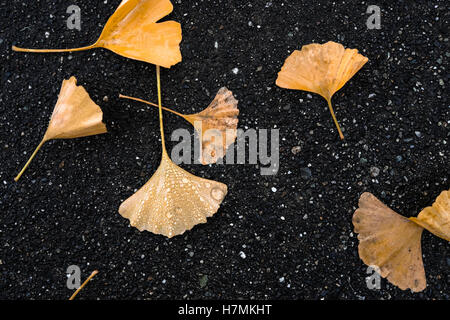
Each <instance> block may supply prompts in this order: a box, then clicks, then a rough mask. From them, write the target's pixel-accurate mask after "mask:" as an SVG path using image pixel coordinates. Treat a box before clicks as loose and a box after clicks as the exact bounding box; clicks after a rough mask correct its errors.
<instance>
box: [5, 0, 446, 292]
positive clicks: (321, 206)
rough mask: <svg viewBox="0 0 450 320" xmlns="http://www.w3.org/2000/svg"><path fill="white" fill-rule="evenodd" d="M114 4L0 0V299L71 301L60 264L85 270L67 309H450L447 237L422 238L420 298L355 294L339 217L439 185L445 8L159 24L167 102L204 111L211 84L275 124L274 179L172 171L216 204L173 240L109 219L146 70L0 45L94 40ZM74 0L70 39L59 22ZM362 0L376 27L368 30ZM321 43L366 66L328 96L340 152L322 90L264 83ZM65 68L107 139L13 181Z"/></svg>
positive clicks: (189, 18) (138, 170) (98, 57)
mask: <svg viewBox="0 0 450 320" xmlns="http://www.w3.org/2000/svg"><path fill="white" fill-rule="evenodd" d="M119 3H120V0H105V1H87V0H84V1H76V0H74V1H71V2H69V3H68V2H67V1H62V0H61V1H59V0H58V1H55V0H53V1H5V0H2V1H0V56H1V74H0V77H1V91H0V116H1V120H0V121H1V122H0V123H1V125H0V148H1V150H2V151H1V153H0V164H1V166H0V208H1V211H0V298H1V299H17V298H20V299H67V298H68V297H69V296H70V295H71V293H72V290H69V289H68V288H67V287H66V279H67V275H66V269H67V267H68V266H69V265H78V266H80V268H81V271H82V278H83V279H85V278H86V277H87V276H88V275H89V274H90V272H91V271H93V270H95V269H98V270H99V272H100V273H99V274H98V275H97V276H96V277H95V278H94V280H93V281H92V282H91V283H90V284H89V285H88V286H87V287H86V288H85V289H84V290H83V291H82V292H81V293H80V295H79V296H78V299H118V298H121V299H124V298H126V299H172V298H178V299H223V298H224V299H228V298H257V299H267V298H273V299H322V298H325V299H391V298H392V299H449V296H450V284H449V281H450V280H449V272H448V271H449V267H450V255H449V253H450V252H449V245H448V242H446V241H444V240H442V239H440V238H437V237H435V236H433V235H432V234H430V233H428V232H424V235H423V238H422V248H423V260H424V265H425V270H426V277H427V288H426V290H425V291H423V292H421V293H416V294H413V293H411V292H409V291H402V290H400V289H398V288H396V287H395V286H393V285H391V284H390V283H388V282H387V281H386V280H384V279H383V280H382V283H381V285H382V287H381V290H369V289H368V288H367V286H366V282H365V277H366V276H367V274H366V270H367V267H366V266H365V265H364V264H363V263H362V261H361V260H360V259H359V257H358V252H357V246H358V241H357V238H356V235H355V233H354V232H353V225H352V222H351V219H352V214H353V212H354V210H355V209H356V207H357V202H358V198H359V196H360V194H361V193H362V192H364V191H370V192H372V193H374V194H375V195H376V196H377V197H379V198H380V199H381V200H382V201H383V202H385V203H386V204H387V205H389V206H390V207H391V208H392V209H394V210H396V211H397V212H399V213H401V214H403V215H405V216H415V215H416V214H417V213H418V212H419V211H420V210H421V209H422V208H423V207H425V206H428V205H430V204H431V203H432V202H433V200H434V199H435V198H436V196H437V195H438V194H439V193H440V192H441V191H442V190H444V189H448V188H449V186H450V183H449V180H448V178H449V170H448V168H449V142H450V141H449V136H450V133H449V123H450V109H449V101H448V99H447V94H448V83H449V80H450V79H449V75H448V72H447V68H448V58H449V55H450V53H449V48H448V18H449V15H448V12H449V5H448V2H447V1H436V0H435V1H382V0H377V1H376V2H375V3H372V2H370V3H369V2H365V1H353V0H351V1H345V2H344V1H334V2H331V1H313V2H311V1H268V0H265V1H259V0H255V1H244V0H240V1H234V0H233V1H217V0H214V1H213V0H211V1H186V0H174V1H173V4H174V7H175V8H174V12H173V13H172V14H171V15H170V16H169V17H168V18H167V19H173V20H176V21H179V22H180V23H181V24H182V27H183V41H182V44H181V50H182V54H183V62H182V63H180V64H178V65H176V66H174V67H173V68H171V69H170V70H167V69H163V73H162V84H163V104H164V105H167V106H172V107H173V108H175V109H176V110H178V111H180V112H183V113H192V112H196V111H200V110H202V109H203V108H204V107H206V106H207V105H208V104H209V102H210V101H211V100H212V98H213V97H214V95H215V93H216V92H217V90H218V89H219V88H220V87H222V86H226V87H228V88H229V89H230V90H232V91H233V93H234V94H235V95H236V97H237V99H238V100H239V108H240V110H241V114H240V123H239V126H240V128H243V129H247V128H255V129H271V128H279V129H280V138H281V141H280V170H279V172H278V174H277V175H275V176H261V175H260V167H259V166H257V165H250V164H247V165H213V166H201V165H182V167H183V168H185V169H187V170H188V171H190V172H192V173H194V174H196V175H199V176H203V177H206V178H209V179H214V180H218V181H221V182H223V183H226V184H227V185H228V188H229V193H228V195H227V197H226V198H225V200H224V202H223V204H222V206H221V208H220V209H219V211H218V212H217V213H216V214H215V215H214V217H212V218H210V219H208V223H206V224H202V225H198V226H196V227H195V228H194V229H193V230H191V231H188V232H186V233H185V234H183V235H182V236H177V237H175V238H172V239H167V238H165V237H163V236H159V235H154V234H152V233H149V232H143V233H140V232H139V231H138V230H137V229H135V228H132V227H130V226H129V223H128V220H126V219H124V218H122V217H121V216H120V215H119V213H118V207H119V205H120V204H121V202H122V201H123V200H125V199H126V198H128V197H129V196H130V195H131V194H132V193H133V192H134V191H135V190H137V189H138V188H139V187H140V186H142V185H143V184H144V183H145V182H146V181H147V180H148V179H149V178H150V177H151V175H152V174H153V173H154V171H155V170H156V168H157V166H158V165H159V162H160V156H161V147H160V136H159V129H158V118H157V116H158V113H157V111H156V109H154V108H148V107H146V106H145V105H142V104H139V103H135V102H130V101H125V100H122V99H119V98H118V94H119V93H123V94H126V95H132V96H136V97H141V98H145V99H148V100H151V101H156V79H155V67H154V66H153V65H150V64H146V63H144V62H139V61H134V60H129V59H126V58H124V57H121V56H119V55H116V54H114V53H112V52H110V51H107V50H103V49H96V50H92V51H86V52H79V53H72V54H70V53H63V54H24V53H17V52H13V51H12V50H11V46H12V45H13V44H15V45H18V46H22V47H31V48H69V47H79V46H84V45H88V44H91V43H93V42H94V41H95V40H96V39H97V37H98V36H99V34H100V32H101V30H102V27H103V25H104V24H105V22H106V21H107V19H108V17H109V16H110V15H111V14H112V13H113V12H114V10H115V9H116V7H117V6H118V5H119ZM69 4H76V5H78V6H79V7H80V8H81V14H82V25H81V31H77V30H69V29H68V28H67V26H66V19H67V18H68V16H69V15H68V14H67V13H66V9H67V7H68V5H69ZM370 4H376V5H378V6H380V8H381V14H382V20H381V27H382V28H381V30H368V29H367V27H366V19H367V18H368V17H369V15H368V14H366V10H367V7H368V6H369V5H370ZM330 40H331V41H336V42H339V43H342V44H343V45H344V46H346V47H350V48H357V49H359V51H360V52H361V53H362V54H363V55H365V56H367V57H368V58H369V62H368V63H367V64H366V65H365V66H364V67H363V68H362V69H361V71H360V72H358V73H357V74H356V76H355V77H354V78H353V79H352V80H351V81H349V82H348V83H347V84H346V85H345V86H344V88H343V89H341V90H340V91H339V92H338V93H337V94H336V95H335V96H334V99H333V102H334V104H335V109H336V114H337V117H338V119H339V121H340V123H341V126H342V127H343V129H344V130H345V131H344V134H345V136H346V139H345V140H344V141H340V140H339V137H338V134H337V132H336V130H335V127H334V124H333V122H332V119H331V116H330V114H329V112H328V109H327V105H326V102H325V100H324V99H323V98H321V97H320V96H318V95H315V94H308V93H307V92H301V91H293V90H285V89H281V88H278V87H277V86H276V85H275V79H276V77H277V73H278V71H279V70H280V68H281V66H282V65H283V62H284V60H285V59H286V57H287V56H288V55H289V54H290V53H291V52H292V51H293V50H295V49H300V48H301V46H302V45H305V44H309V43H313V42H314V43H324V42H327V41H330ZM236 68H237V69H236ZM72 75H74V76H76V77H77V79H78V84H80V85H83V86H84V87H85V88H86V89H87V91H88V92H89V94H90V95H91V97H92V99H93V100H94V101H95V102H96V103H97V104H99V105H100V106H101V108H102V109H103V112H104V120H105V122H106V123H107V126H108V128H109V131H110V133H109V134H105V135H99V136H93V137H87V138H80V139H74V140H58V141H51V142H49V143H47V144H46V145H44V147H43V148H42V150H41V151H40V152H39V154H38V155H37V157H36V158H35V160H34V161H33V162H32V164H31V165H30V167H29V169H28V170H27V171H26V173H25V174H24V176H23V177H22V179H21V180H20V181H19V182H18V183H16V182H14V180H13V178H14V177H15V175H16V174H17V173H18V171H19V170H20V168H21V167H22V166H23V165H24V163H25V162H26V160H27V159H28V157H29V155H30V154H31V153H32V152H33V150H34V148H35V147H36V146H37V144H38V143H39V142H40V140H41V138H42V136H43V134H44V132H45V130H46V126H47V124H48V120H49V117H50V115H51V113H52V111H53V107H54V105H55V102H56V100H57V95H58V92H59V89H60V87H61V83H62V80H63V79H68V78H69V77H70V76H72ZM180 127H182V128H186V129H189V130H190V131H191V132H192V131H193V130H192V128H191V127H190V126H189V125H188V124H187V123H186V122H183V120H180V119H179V118H177V117H174V116H172V115H170V114H165V128H166V140H170V133H171V132H172V131H173V130H174V129H176V128H180ZM174 145H175V142H170V141H168V147H169V150H170V148H171V147H173V146H174ZM293 148H294V149H293ZM293 151H294V152H293Z"/></svg>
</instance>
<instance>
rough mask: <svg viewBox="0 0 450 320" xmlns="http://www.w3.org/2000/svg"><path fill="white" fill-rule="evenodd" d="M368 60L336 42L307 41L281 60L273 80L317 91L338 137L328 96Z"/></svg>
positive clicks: (283, 84)
mask: <svg viewBox="0 0 450 320" xmlns="http://www.w3.org/2000/svg"><path fill="white" fill-rule="evenodd" d="M367 61H368V59H367V58H366V57H364V56H363V55H361V54H359V53H358V50H356V49H348V48H347V49H345V48H344V46H342V45H341V44H339V43H336V42H332V41H330V42H327V43H325V44H316V43H313V44H309V45H305V46H303V47H302V49H301V51H298V50H295V51H294V52H293V53H292V54H291V55H290V56H289V57H288V58H287V59H286V61H285V63H284V65H283V67H282V68H281V71H280V72H279V73H278V78H277V80H276V84H277V86H279V87H281V88H286V89H295V90H304V91H309V92H314V93H317V94H320V95H321V96H322V97H324V98H325V99H326V100H327V102H328V107H329V109H330V112H331V116H332V117H333V120H334V123H335V124H336V128H337V130H338V132H339V136H340V138H341V139H344V135H343V134H342V131H341V128H340V127H339V123H338V121H337V119H336V116H335V114H334V111H333V106H332V104H331V97H332V96H333V95H334V93H336V92H337V91H338V90H339V89H341V88H342V87H343V86H344V84H345V83H346V82H347V81H348V80H350V79H351V78H352V77H353V76H354V75H355V74H356V73H357V72H358V70H359V69H361V68H362V67H363V65H364V64H365V63H366V62H367Z"/></svg>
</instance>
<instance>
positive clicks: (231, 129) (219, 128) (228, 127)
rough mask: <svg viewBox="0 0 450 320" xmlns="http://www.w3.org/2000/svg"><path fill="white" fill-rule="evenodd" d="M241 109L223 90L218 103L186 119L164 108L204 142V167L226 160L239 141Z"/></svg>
mask: <svg viewBox="0 0 450 320" xmlns="http://www.w3.org/2000/svg"><path fill="white" fill-rule="evenodd" d="M120 97H121V98H126V99H131V100H136V101H139V102H143V103H146V104H148V105H151V106H154V107H158V105H157V104H154V103H152V102H148V101H145V100H142V99H138V98H133V97H129V96H124V95H120ZM237 105H238V101H237V100H236V99H235V98H234V96H233V93H232V92H231V91H230V90H228V89H227V88H225V87H223V88H221V89H219V91H218V92H217V95H216V97H215V98H214V100H213V101H212V102H211V104H210V105H209V106H208V107H207V108H206V109H204V110H203V111H202V112H199V113H196V114H189V115H186V114H181V113H179V112H176V111H174V110H171V109H169V108H165V107H162V108H163V109H164V110H166V111H169V112H172V113H174V114H176V115H178V116H180V117H182V118H184V119H185V120H186V121H188V122H190V123H191V124H192V125H193V126H194V128H195V129H196V130H197V131H198V133H199V136H200V139H201V148H202V152H201V154H200V161H201V163H202V164H212V163H216V162H217V160H218V159H220V158H223V157H224V156H225V154H226V150H227V149H228V147H229V146H230V145H232V144H233V143H234V142H235V141H236V136H237V125H238V122H239V119H238V115H239V109H238V107H237Z"/></svg>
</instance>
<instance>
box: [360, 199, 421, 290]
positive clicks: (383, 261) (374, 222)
mask: <svg viewBox="0 0 450 320" xmlns="http://www.w3.org/2000/svg"><path fill="white" fill-rule="evenodd" d="M353 225H354V227H355V232H356V233H358V234H359V235H358V239H359V247H358V251H359V257H360V258H361V259H362V261H363V262H364V263H365V264H366V265H368V266H377V267H378V268H379V270H380V272H381V276H382V277H385V278H387V280H388V281H389V282H390V283H392V284H394V285H396V286H397V287H399V288H400V289H402V290H406V289H408V288H409V289H411V290H412V291H414V292H419V291H422V290H424V289H425V288H426V278H425V270H424V267H423V262H422V246H421V241H420V240H421V236H422V231H423V228H422V227H420V226H418V225H417V224H415V223H413V222H411V221H409V220H408V219H407V218H405V217H403V216H401V215H399V214H397V213H396V212H394V211H392V210H391V209H389V208H388V207H387V206H385V205H384V204H383V203H382V202H381V201H380V200H378V199H377V198H376V197H375V196H374V195H372V194H371V193H368V192H365V193H363V194H362V195H361V197H360V199H359V208H358V209H357V210H356V211H355V214H354V215H353Z"/></svg>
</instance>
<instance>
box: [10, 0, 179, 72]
mask: <svg viewBox="0 0 450 320" xmlns="http://www.w3.org/2000/svg"><path fill="white" fill-rule="evenodd" d="M172 10H173V6H172V3H171V2H170V0H123V1H122V3H121V4H120V5H119V7H118V8H117V10H116V11H115V12H114V14H113V15H112V16H111V17H110V18H109V20H108V22H107V23H106V25H105V27H104V29H103V32H102V33H101V35H100V38H99V39H98V40H97V42H95V43H94V44H92V45H90V46H86V47H81V48H73V49H23V48H18V47H16V46H13V50H15V51H22V52H43V53H46V52H69V51H82V50H89V49H93V48H101V47H102V48H106V49H109V50H111V51H113V52H115V53H117V54H119V55H121V56H124V57H127V58H131V59H135V60H140V61H145V62H148V63H152V64H155V65H159V66H163V67H166V68H170V67H171V66H173V65H175V64H177V63H178V62H180V61H181V52H180V46H179V45H180V42H181V39H182V35H181V25H180V24H179V23H178V22H175V21H164V22H160V23H157V21H158V20H160V19H162V18H163V17H165V16H167V15H168V14H169V13H171V12H172Z"/></svg>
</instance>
